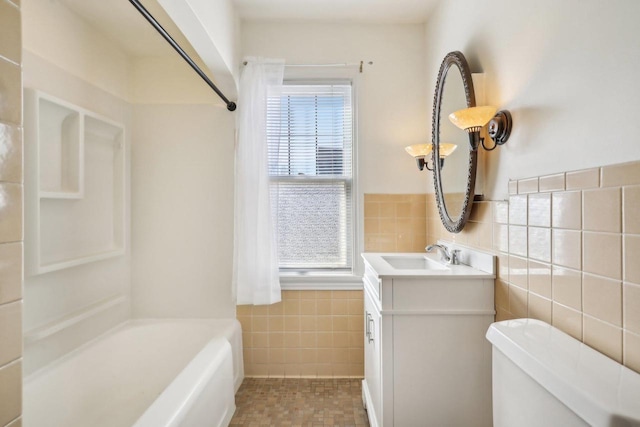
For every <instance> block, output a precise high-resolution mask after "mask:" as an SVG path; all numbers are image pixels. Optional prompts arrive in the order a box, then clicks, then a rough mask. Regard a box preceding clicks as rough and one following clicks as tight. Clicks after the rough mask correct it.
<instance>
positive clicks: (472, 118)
mask: <svg viewBox="0 0 640 427" xmlns="http://www.w3.org/2000/svg"><path fill="white" fill-rule="evenodd" d="M497 110H498V109H497V108H496V107H491V106H484V107H471V108H465V109H464V110H458V111H455V112H453V113H451V114H449V120H451V123H453V124H454V125H456V126H457V127H459V128H460V129H463V130H466V131H467V132H473V131H479V130H480V129H481V128H482V127H483V126H484V125H486V124H487V123H489V121H490V120H491V119H492V118H493V116H495V115H496V111H497Z"/></svg>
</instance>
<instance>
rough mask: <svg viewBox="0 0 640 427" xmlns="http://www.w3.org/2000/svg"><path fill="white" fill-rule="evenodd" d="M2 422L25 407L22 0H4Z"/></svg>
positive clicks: (0, 3)
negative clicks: (23, 392) (23, 365)
mask: <svg viewBox="0 0 640 427" xmlns="http://www.w3.org/2000/svg"><path fill="white" fill-rule="evenodd" d="M0 28H1V29H2V30H1V33H2V35H1V36H0V99H2V102H0V426H5V425H6V426H9V425H11V426H17V425H20V423H21V418H20V416H21V413H22V270H23V258H22V67H21V63H22V54H21V52H22V42H21V11H20V3H19V2H18V1H10V0H0Z"/></svg>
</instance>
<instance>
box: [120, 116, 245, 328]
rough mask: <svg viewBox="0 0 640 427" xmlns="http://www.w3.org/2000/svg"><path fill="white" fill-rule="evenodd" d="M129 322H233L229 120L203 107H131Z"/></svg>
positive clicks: (231, 138)
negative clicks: (147, 319) (169, 319)
mask: <svg viewBox="0 0 640 427" xmlns="http://www.w3.org/2000/svg"><path fill="white" fill-rule="evenodd" d="M133 138H134V140H135V144H134V147H133V164H134V165H135V167H134V169H133V171H132V183H133V184H132V195H133V196H132V200H133V201H132V212H133V221H132V230H133V234H132V241H133V274H132V293H133V315H134V317H229V316H235V305H234V303H233V301H232V299H231V266H232V254H233V250H232V248H233V149H234V148H233V141H234V115H233V114H232V113H230V112H228V111H227V110H226V108H224V107H215V106H211V105H136V106H135V107H134V133H133Z"/></svg>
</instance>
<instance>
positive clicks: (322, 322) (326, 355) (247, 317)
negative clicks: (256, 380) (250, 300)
mask: <svg viewBox="0 0 640 427" xmlns="http://www.w3.org/2000/svg"><path fill="white" fill-rule="evenodd" d="M362 315H363V295H362V291H311V290H310V291H306V290H305V291H282V301H281V302H279V303H277V304H272V305H261V306H250V305H241V306H238V314H237V316H238V320H239V321H240V323H241V324H242V337H243V346H244V367H245V368H244V369H245V375H246V376H248V377H288V378H298V377H303V378H315V377H319V378H322V377H327V378H329V377H356V378H361V377H362V376H363V375H364V326H363V324H364V323H363V320H362Z"/></svg>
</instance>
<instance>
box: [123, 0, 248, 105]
mask: <svg viewBox="0 0 640 427" xmlns="http://www.w3.org/2000/svg"><path fill="white" fill-rule="evenodd" d="M129 2H130V3H131V4H132V5H133V6H134V7H135V8H136V9H138V12H140V14H141V15H142V16H144V17H145V19H146V20H147V21H149V23H150V24H151V25H152V26H153V28H155V29H156V30H157V31H158V32H159V33H160V35H161V36H162V37H163V38H164V39H165V40H166V41H167V43H169V44H170V45H171V47H173V48H174V49H175V50H176V52H178V53H179V54H180V56H182V59H184V60H185V61H187V63H188V64H189V65H191V68H193V70H194V71H195V72H196V73H198V75H199V76H200V77H202V80H204V81H205V83H207V84H208V85H209V87H210V88H211V89H213V91H214V92H215V93H217V94H218V96H219V97H220V98H221V99H222V100H223V101H224V102H225V104H227V110H229V111H235V109H236V103H235V102H233V101H229V99H227V97H226V96H224V94H223V93H222V92H221V91H220V89H218V87H217V86H216V85H215V84H214V83H213V82H212V81H211V79H209V77H207V75H206V74H205V73H204V72H203V71H202V70H201V69H200V67H198V65H197V64H196V63H195V62H193V59H191V57H190V56H189V55H187V53H186V52H185V51H184V50H183V49H182V48H181V47H180V45H179V44H178V43H176V41H175V40H174V39H173V38H172V37H171V36H170V35H169V33H167V31H166V30H165V29H164V28H162V25H160V24H159V23H158V21H156V19H155V18H154V17H153V15H151V14H150V13H149V11H148V10H147V9H145V7H144V6H143V5H142V4H140V2H139V1H138V0H129Z"/></svg>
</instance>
